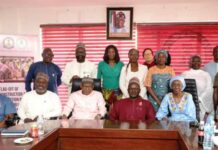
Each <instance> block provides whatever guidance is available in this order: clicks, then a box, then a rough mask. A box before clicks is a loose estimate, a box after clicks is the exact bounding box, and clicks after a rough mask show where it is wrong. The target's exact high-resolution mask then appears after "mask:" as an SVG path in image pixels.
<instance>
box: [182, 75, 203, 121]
mask: <svg viewBox="0 0 218 150" xmlns="http://www.w3.org/2000/svg"><path fill="white" fill-rule="evenodd" d="M185 83H186V87H185V89H184V91H185V92H188V93H190V94H191V95H192V97H193V101H194V103H195V108H196V118H197V120H198V121H200V107H199V100H198V91H197V85H196V81H195V79H185Z"/></svg>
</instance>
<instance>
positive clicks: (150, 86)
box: [145, 50, 175, 111]
mask: <svg viewBox="0 0 218 150" xmlns="http://www.w3.org/2000/svg"><path fill="white" fill-rule="evenodd" d="M167 58H168V54H167V51H165V50H160V51H157V52H156V54H155V61H156V65H155V66H153V67H151V68H150V69H149V70H148V74H147V77H146V80H145V86H146V88H147V90H148V92H149V98H148V99H149V100H150V102H151V103H152V105H153V107H154V109H155V110H156V111H157V110H158V108H159V106H160V103H161V101H162V99H163V97H164V96H165V94H167V93H168V89H169V86H168V85H169V81H170V79H171V78H172V77H173V76H175V72H174V70H173V68H172V67H171V66H167V65H166V64H167Z"/></svg>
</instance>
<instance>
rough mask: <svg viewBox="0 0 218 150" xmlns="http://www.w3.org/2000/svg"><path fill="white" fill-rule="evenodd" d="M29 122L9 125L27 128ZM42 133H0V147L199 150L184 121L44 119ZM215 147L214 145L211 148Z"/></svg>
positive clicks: (23, 149) (15, 149) (5, 149)
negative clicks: (23, 140) (21, 138)
mask: <svg viewBox="0 0 218 150" xmlns="http://www.w3.org/2000/svg"><path fill="white" fill-rule="evenodd" d="M31 125H32V123H27V124H21V125H16V126H13V127H10V128H9V129H26V130H29V129H30V128H31ZM44 130H45V134H44V135H42V136H40V137H38V138H34V140H33V142H31V143H29V144H26V145H18V144H14V140H15V139H16V137H0V150H29V149H30V150H70V149H73V150H74V149H79V150H88V149H93V150H108V149H110V150H122V149H128V150H132V149H134V150H160V149H161V150H186V149H190V150H201V149H202V147H201V146H199V145H198V136H197V129H196V128H190V127H189V123H186V122H170V121H169V122H167V121H154V122H151V123H145V122H141V121H139V122H117V121H110V120H71V119H70V120H47V121H45V123H44ZM214 149H218V148H216V147H215V148H214Z"/></svg>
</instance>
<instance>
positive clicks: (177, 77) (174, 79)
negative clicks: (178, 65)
mask: <svg viewBox="0 0 218 150" xmlns="http://www.w3.org/2000/svg"><path fill="white" fill-rule="evenodd" d="M176 80H179V81H180V82H181V83H182V91H183V90H184V89H185V87H186V84H185V79H184V78H183V77H182V76H175V77H172V78H171V80H170V88H171V89H172V83H173V81H176Z"/></svg>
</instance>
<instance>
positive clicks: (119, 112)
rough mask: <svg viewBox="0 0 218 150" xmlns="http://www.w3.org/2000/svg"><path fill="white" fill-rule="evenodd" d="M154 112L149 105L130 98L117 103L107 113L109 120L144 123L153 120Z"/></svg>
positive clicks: (138, 99) (141, 100)
mask: <svg viewBox="0 0 218 150" xmlns="http://www.w3.org/2000/svg"><path fill="white" fill-rule="evenodd" d="M155 115H156V114H155V111H154V108H153V106H152V105H151V103H150V102H149V101H147V100H144V99H142V98H141V97H138V98H137V99H136V100H132V99H130V98H126V99H122V100H119V101H117V102H116V103H114V104H113V105H112V106H111V110H110V112H109V118H110V120H118V121H146V122H151V121H154V120H155Z"/></svg>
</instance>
